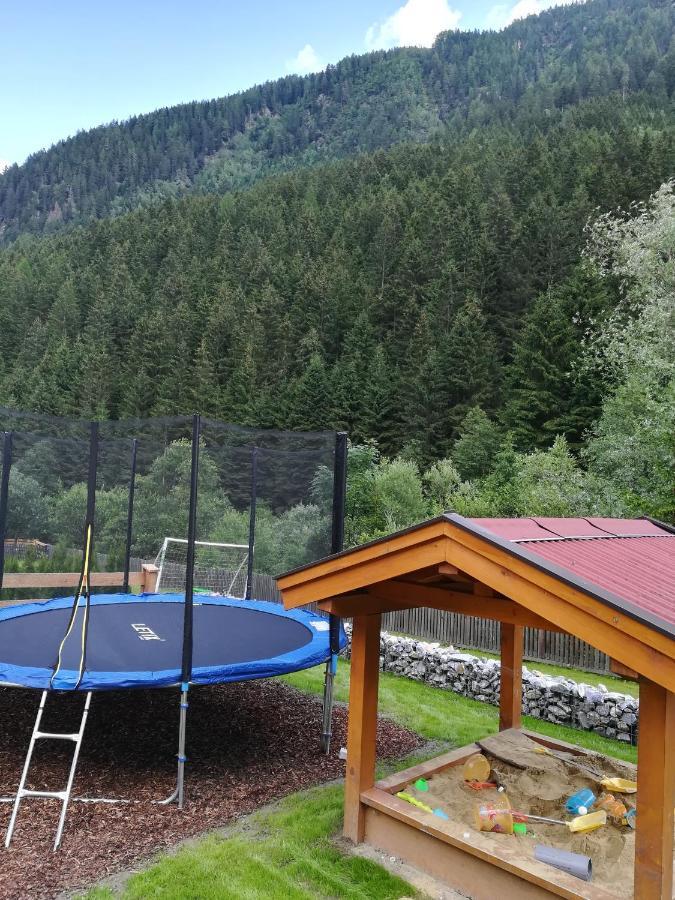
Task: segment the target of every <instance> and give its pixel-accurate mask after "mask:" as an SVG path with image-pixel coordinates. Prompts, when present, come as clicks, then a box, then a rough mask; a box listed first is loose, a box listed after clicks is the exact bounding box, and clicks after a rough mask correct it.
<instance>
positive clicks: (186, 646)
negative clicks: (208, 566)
mask: <svg viewBox="0 0 675 900" xmlns="http://www.w3.org/2000/svg"><path fill="white" fill-rule="evenodd" d="M200 433H201V417H200V416H199V415H195V416H193V418H192V461H191V464H190V511H189V515H188V535H187V541H188V543H187V559H186V570H185V615H184V619H183V665H182V683H181V694H180V724H179V729H178V779H177V784H176V791H177V798H178V808H179V809H182V808H183V799H184V784H185V763H186V756H185V735H186V730H187V710H188V690H189V687H190V678H191V677H192V618H193V595H194V568H195V539H196V537H197V494H198V490H197V489H198V485H199V438H200Z"/></svg>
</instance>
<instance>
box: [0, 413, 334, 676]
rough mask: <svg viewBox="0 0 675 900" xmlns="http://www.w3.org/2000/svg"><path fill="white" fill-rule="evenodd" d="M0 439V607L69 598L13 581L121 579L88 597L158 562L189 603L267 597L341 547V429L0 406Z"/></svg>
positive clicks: (169, 586)
mask: <svg viewBox="0 0 675 900" xmlns="http://www.w3.org/2000/svg"><path fill="white" fill-rule="evenodd" d="M0 442H1V443H0V459H1V468H0V600H2V601H4V602H6V601H10V602H14V601H18V600H24V599H29V598H30V599H37V598H48V597H55V596H63V595H64V594H66V593H68V592H69V591H70V592H71V593H72V592H75V593H76V592H77V588H76V587H75V586H74V587H73V588H71V589H69V591H65V590H64V589H63V588H58V589H54V588H49V587H45V588H44V590H43V589H36V588H35V587H34V586H31V587H30V589H28V588H23V587H17V586H16V584H17V579H16V578H15V579H10V578H9V577H8V576H9V575H11V574H12V573H40V572H50V573H53V572H81V573H83V575H86V571H85V570H89V571H91V572H98V573H102V572H109V573H121V576H122V577H121V580H120V583H119V584H114V583H113V582H112V581H111V582H110V584H109V585H107V586H104V587H91V588H90V589H89V593H90V594H92V595H95V594H96V593H97V592H108V593H110V591H111V590H112V591H120V592H126V593H129V591H130V588H129V581H130V579H131V581H132V582H133V580H134V579H133V577H132V574H133V573H134V572H139V571H140V570H141V568H142V565H143V563H155V562H157V564H158V565H159V567H160V570H162V567H164V568H163V575H162V574H160V581H161V578H162V577H164V579H165V585H166V590H171V591H174V592H180V593H184V594H185V597H186V604H185V605H186V606H187V605H189V604H191V603H192V598H193V596H195V595H198V594H199V593H200V592H213V593H220V594H223V595H229V596H235V597H242V598H246V599H255V600H267V601H276V602H278V601H279V600H280V598H279V594H278V592H277V589H276V583H275V581H274V575H276V574H278V573H279V572H282V571H286V570H288V569H291V568H294V567H296V566H298V565H302V564H303V563H307V562H311V561H313V560H316V559H318V558H321V557H323V556H327V555H328V554H330V553H331V552H335V551H337V550H339V549H341V546H342V534H343V531H342V529H343V519H344V490H345V487H344V485H345V467H346V435H344V434H336V433H335V432H316V433H300V432H289V431H270V430H264V429H256V428H248V427H240V426H234V425H228V424H225V423H222V422H218V421H214V420H211V419H206V418H201V417H199V416H172V417H163V418H156V419H144V420H140V419H129V420H124V421H104V422H93V423H92V422H87V421H82V420H76V419H69V418H60V417H55V416H48V415H42V414H37V413H30V412H22V411H18V410H13V409H8V408H4V407H0ZM38 580H39V579H36V580H35V582H34V583H37V581H38ZM80 589H81V590H83V591H87V583H86V581H85V583H84V584H80ZM4 602H3V605H4ZM189 620H190V615H189V611H188V612H186V616H185V629H186V630H185V638H184V640H185V647H184V653H185V657H184V660H183V668H184V674H186V675H187V674H188V673H189V669H190V664H191V660H190V651H191V647H190V644H191V630H190V629H191V622H190V621H189Z"/></svg>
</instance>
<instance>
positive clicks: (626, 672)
mask: <svg viewBox="0 0 675 900" xmlns="http://www.w3.org/2000/svg"><path fill="white" fill-rule="evenodd" d="M609 671H610V672H611V673H612V675H618V676H619V677H620V678H627V679H628V680H629V681H639V680H640V676H639V675H638V673H637V672H636V671H635V669H631V668H629V667H628V666H624V664H623V663H620V662H619V660H618V659H610V661H609Z"/></svg>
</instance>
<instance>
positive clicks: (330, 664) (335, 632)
mask: <svg viewBox="0 0 675 900" xmlns="http://www.w3.org/2000/svg"><path fill="white" fill-rule="evenodd" d="M346 499H347V432H345V431H339V432H338V433H337V434H336V435H335V466H334V474H333V521H332V535H331V552H332V553H339V552H340V551H341V550H342V548H343V546H344V539H345V504H346ZM328 621H329V638H330V659H329V660H328V661H327V663H326V674H325V678H324V687H323V732H322V735H321V749H322V750H323V752H324V753H326V754H328V753H330V742H331V738H332V736H333V683H334V681H335V675H336V673H337V663H338V656H339V653H340V619H339V618H338V616H334V615H332V614H331V615H330V616H329V619H328Z"/></svg>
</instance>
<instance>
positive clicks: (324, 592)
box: [278, 513, 675, 900]
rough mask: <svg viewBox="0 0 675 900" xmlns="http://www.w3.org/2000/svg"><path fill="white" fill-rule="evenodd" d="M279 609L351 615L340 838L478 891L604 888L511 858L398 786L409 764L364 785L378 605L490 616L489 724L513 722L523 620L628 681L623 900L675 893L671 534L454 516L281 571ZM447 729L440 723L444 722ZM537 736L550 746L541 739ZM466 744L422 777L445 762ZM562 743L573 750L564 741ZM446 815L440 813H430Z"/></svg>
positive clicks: (658, 899) (593, 894) (545, 892)
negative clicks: (632, 705)
mask: <svg viewBox="0 0 675 900" xmlns="http://www.w3.org/2000/svg"><path fill="white" fill-rule="evenodd" d="M278 583H279V587H280V589H281V592H282V596H283V600H284V603H285V605H286V606H287V607H288V608H293V607H297V606H302V605H304V604H307V603H311V602H314V603H318V605H319V606H320V607H321V608H322V609H323V610H326V611H328V612H332V613H334V614H336V615H339V616H343V617H349V618H352V620H353V633H352V662H351V686H350V699H349V734H348V745H347V772H346V784H345V811H344V834H345V836H346V837H347V838H349V839H351V840H352V841H354V842H356V843H360V842H362V841H364V840H365V841H366V842H368V843H369V844H372V845H374V846H376V847H378V848H380V849H382V850H386V851H388V852H391V853H394V854H396V855H397V856H400V857H402V858H404V859H407V860H408V861H409V862H411V863H413V864H415V865H418V866H419V867H421V868H423V869H426V870H427V871H430V872H431V873H432V874H434V875H435V876H436V877H439V878H441V879H443V880H445V881H446V882H447V883H449V884H451V885H452V886H454V887H457V888H458V889H460V890H464V891H465V892H466V893H467V894H469V895H470V896H472V897H475V898H493V897H496V896H499V897H500V900H507V898H511V897H513V898H516V897H518V898H522V897H545V896H549V897H553V896H557V897H567V898H578V897H579V898H580V897H585V898H593V900H601V898H602V900H605V898H609V896H610V894H609V893H608V892H607V890H605V889H603V888H601V887H599V886H594V885H589V884H586V883H584V882H580V881H578V880H577V879H575V878H573V877H572V876H570V875H566V874H564V873H557V872H556V870H551V871H552V872H553V874H552V875H551V876H550V877H547V876H546V875H545V874H544V875H542V870H541V867H539V868H538V869H537V868H536V867H532V866H528V865H526V864H524V863H522V861H520V860H518V859H517V858H515V856H513V858H512V857H511V856H509V854H508V853H505V852H502V853H494V854H493V853H489V852H486V851H485V849H478V848H476V847H475V846H473V842H472V840H471V839H470V838H468V839H467V837H466V834H463V833H462V832H463V829H459V828H456V829H454V830H453V829H452V828H451V827H441V826H440V825H437V824H434V822H433V821H432V819H433V817H431V816H429V815H428V814H426V813H424V812H421V811H419V810H417V809H415V808H414V807H411V806H410V805H409V804H406V803H405V802H403V801H402V800H400V799H399V798H397V797H396V796H395V794H396V791H397V790H399V789H400V787H401V786H402V785H403V784H405V783H407V781H408V780H409V779H410V778H411V777H412V776H413V775H416V774H418V773H417V770H416V771H412V770H408V772H404V773H399V774H398V775H396V776H391V777H390V778H388V779H385V780H384V781H381V782H379V783H377V784H376V783H375V736H376V727H377V703H378V701H377V695H378V674H379V654H380V624H381V616H382V614H383V613H386V612H389V611H393V610H400V609H408V608H412V607H430V608H433V609H437V610H447V611H451V612H458V613H466V614H468V615H471V616H479V617H481V618H486V619H492V620H496V621H498V622H500V623H501V697H500V708H499V727H500V729H501V730H505V729H520V728H521V696H522V684H521V681H522V653H523V629H524V628H525V627H527V626H532V627H536V628H543V629H547V630H552V631H562V632H566V633H569V634H571V635H573V636H575V637H577V638H580V639H582V640H584V641H586V642H588V643H589V644H591V645H592V646H594V647H596V648H597V649H598V650H600V651H602V652H604V653H606V654H607V655H608V656H609V657H610V659H611V660H612V664H611V665H612V670H613V671H615V672H617V673H618V674H622V675H624V676H627V677H633V678H635V679H637V680H639V683H640V728H639V743H638V784H639V791H638V801H637V829H636V844H635V847H636V850H635V882H634V897H635V898H636V900H671V898H672V897H673V806H674V804H675V588H674V587H673V585H674V584H675V532H673V529H671V528H670V527H669V526H664V525H661V524H660V523H656V522H653V521H651V520H649V519H635V520H621V519H513V520H509V519H483V520H481V519H473V520H471V519H466V518H463V517H462V516H459V515H456V514H452V513H448V514H445V515H443V516H440V517H438V518H435V519H432V520H430V521H427V522H424V523H422V524H420V525H417V526H415V527H413V528H410V529H408V530H406V531H401V532H398V533H396V534H392V535H391V536H389V537H386V538H383V539H381V540H377V541H373V542H372V543H370V544H366V545H363V546H361V547H356V548H355V549H353V550H349V551H346V552H344V553H340V554H337V555H335V556H332V557H329V558H328V559H324V560H321V561H319V562H317V563H314V564H312V565H309V566H305V567H303V568H300V569H296V570H294V571H293V572H290V573H288V574H286V575H283V576H281V577H280V578H279V579H278ZM449 731H450V733H451V725H450V723H449ZM529 736H530V737H531V738H533V739H535V740H537V741H539V742H540V743H542V744H545V745H547V746H549V747H556V746H562V745H560V744H556V743H555V742H553V741H551V740H548V739H545V738H543V737H541V736H538V735H535V734H530V735H529ZM476 749H477V748H476V745H472V746H470V747H465V748H461V749H459V750H456V751H453V752H452V753H449V754H445V755H444V756H443V757H439V758H437V759H435V760H431V761H430V762H429V763H426V764H424V766H422V767H421V768H420V769H419V774H429V773H432V772H437V771H439V770H441V769H443V768H447V767H448V766H452V765H457V764H458V763H459V762H461V761H462V760H463V759H465V758H466V757H467V756H468V755H470V754H471V753H472V752H474V751H475V750H476ZM564 749H565V750H566V751H568V752H569V751H572V752H573V751H574V748H571V747H570V745H564ZM443 824H445V823H443Z"/></svg>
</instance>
